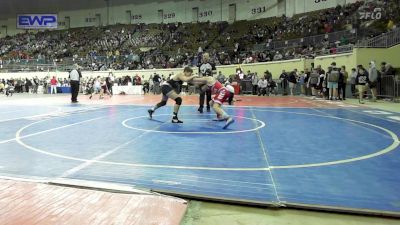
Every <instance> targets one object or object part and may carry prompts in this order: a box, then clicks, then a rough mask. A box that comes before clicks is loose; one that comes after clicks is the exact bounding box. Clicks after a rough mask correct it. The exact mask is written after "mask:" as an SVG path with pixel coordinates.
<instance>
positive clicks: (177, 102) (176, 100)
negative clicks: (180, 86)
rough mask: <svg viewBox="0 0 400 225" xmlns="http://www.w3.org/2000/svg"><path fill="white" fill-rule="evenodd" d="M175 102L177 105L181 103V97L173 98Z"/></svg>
mask: <svg viewBox="0 0 400 225" xmlns="http://www.w3.org/2000/svg"><path fill="white" fill-rule="evenodd" d="M175 103H176V104H177V105H182V98H181V97H177V98H176V99H175Z"/></svg>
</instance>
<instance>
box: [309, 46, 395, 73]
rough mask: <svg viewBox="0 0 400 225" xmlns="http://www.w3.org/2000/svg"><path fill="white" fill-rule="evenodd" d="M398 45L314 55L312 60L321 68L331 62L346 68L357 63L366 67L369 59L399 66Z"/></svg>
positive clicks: (355, 65) (377, 62)
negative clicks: (336, 53) (328, 54)
mask: <svg viewBox="0 0 400 225" xmlns="http://www.w3.org/2000/svg"><path fill="white" fill-rule="evenodd" d="M399 52H400V45H397V46H394V47H392V48H388V49H385V48H356V49H354V51H353V53H345V54H338V55H330V56H320V57H316V58H315V60H314V63H315V65H321V67H322V68H323V69H326V68H328V66H330V64H331V63H332V62H336V65H337V66H342V65H345V66H346V68H348V70H350V69H351V68H356V67H357V65H360V64H361V65H364V67H366V68H368V64H369V62H370V61H371V60H374V61H375V62H376V65H378V66H379V65H380V64H381V62H387V63H390V64H392V65H393V67H395V68H399V67H400V53H399Z"/></svg>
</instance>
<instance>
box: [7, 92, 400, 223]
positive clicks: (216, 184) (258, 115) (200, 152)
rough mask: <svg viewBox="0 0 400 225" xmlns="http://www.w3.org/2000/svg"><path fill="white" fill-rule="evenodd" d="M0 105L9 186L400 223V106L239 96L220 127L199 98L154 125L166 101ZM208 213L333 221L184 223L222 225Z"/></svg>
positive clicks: (197, 209) (46, 100) (193, 209)
mask: <svg viewBox="0 0 400 225" xmlns="http://www.w3.org/2000/svg"><path fill="white" fill-rule="evenodd" d="M1 98H2V99H1V101H2V104H1V105H0V130H1V131H0V133H1V134H2V135H1V137H0V139H1V140H0V174H1V175H2V176H3V177H4V178H19V179H29V180H31V181H35V180H60V179H68V180H79V181H88V182H90V181H96V182H105V183H110V184H119V185H128V186H133V187H135V188H138V189H143V190H150V191H155V192H161V193H165V194H172V195H178V196H182V197H184V198H201V199H208V200H218V201H221V200H222V201H228V202H238V203H244V204H257V205H265V206H273V207H286V206H289V207H290V206H291V207H301V208H309V209H324V210H328V211H329V210H334V211H344V212H355V213H366V214H380V215H387V216H398V215H400V194H399V193H398V191H397V189H398V187H399V186H400V177H399V176H395V174H397V172H398V171H399V167H400V163H399V161H400V157H399V154H400V153H399V151H398V150H399V144H400V143H399V139H398V136H399V134H400V126H399V123H400V113H399V112H398V111H397V110H396V109H397V108H398V107H397V106H398V104H395V103H383V102H378V103H367V104H366V105H363V106H360V105H358V104H354V103H353V104H351V103H352V100H349V101H346V103H343V102H326V101H320V100H311V99H308V98H302V97H253V96H239V97H238V100H239V101H237V102H236V103H235V106H233V107H230V106H225V109H226V111H227V112H228V113H229V114H230V115H232V116H233V117H234V118H235V120H236V122H235V123H234V124H233V125H232V126H230V127H229V129H227V130H222V129H221V127H222V126H223V123H221V122H214V121H212V119H213V118H214V117H215V115H214V114H213V113H204V114H199V113H198V112H197V111H196V109H197V107H196V103H197V97H196V96H185V97H184V103H183V104H184V106H182V108H181V111H180V119H182V120H183V121H184V123H183V124H171V123H170V119H171V114H172V102H170V104H171V105H168V106H166V107H164V108H161V109H159V110H158V111H157V112H156V113H155V116H154V119H153V120H149V119H148V116H147V108H149V106H150V105H153V104H155V103H156V102H158V100H159V98H160V96H152V95H150V96H114V97H112V98H111V99H108V98H106V99H102V100H97V99H92V100H89V99H88V98H87V96H80V103H79V104H73V105H71V104H70V103H69V102H68V100H69V96H66V95H58V96H33V95H21V96H18V95H15V96H13V97H12V98H4V97H1ZM370 106H374V108H370ZM375 106H376V107H378V108H381V109H378V108H376V107H375ZM391 108H393V109H394V110H393V109H391ZM208 209H212V210H211V211H210V212H216V214H217V215H218V214H219V213H218V212H220V211H225V210H228V211H229V212H231V213H232V215H234V214H235V213H234V212H235V211H236V210H239V211H242V210H243V211H246V212H247V213H248V215H252V217H254V218H255V220H257V218H260V219H262V217H263V215H264V216H268V214H269V213H272V214H270V215H273V214H281V215H282V214H285V212H289V213H288V214H287V215H289V217H291V216H290V215H291V214H293V216H294V217H297V216H296V214H301V215H300V216H299V217H300V218H306V217H309V218H312V219H316V218H314V217H313V216H312V215H313V214H316V217H317V218H318V217H319V216H318V215H326V214H327V213H315V212H309V211H306V212H305V211H297V210H287V209H285V210H271V209H270V210H266V209H264V208H263V209H257V208H252V207H246V208H243V207H241V206H227V205H222V204H213V203H205V202H197V201H194V202H192V203H191V204H190V205H189V209H188V211H187V212H188V213H187V215H186V217H185V219H184V224H215V223H212V222H211V221H209V223H208V222H207V221H202V220H201V219H199V214H202V213H204V212H207V210H208ZM215 210H217V211H215ZM264 210H265V211H264ZM232 211H233V212H232ZM236 212H237V211H236ZM302 212H305V213H302ZM256 214H257V215H256ZM237 215H238V217H243V218H245V217H246V214H242V213H238V214H237ZM307 215H309V216H307ZM329 215H335V216H334V217H336V215H337V217H338V218H341V217H343V218H358V217H357V216H349V215H347V216H345V215H341V214H329ZM223 217H224V216H222V217H221V218H223ZM200 218H209V217H208V216H200ZM214 218H215V217H214ZM217 218H219V217H218V216H217ZM282 218H284V217H282ZM361 218H364V217H361ZM367 218H368V219H366V220H367V221H369V220H370V221H372V220H379V221H381V220H385V219H382V218H375V217H367ZM231 219H233V217H231ZM275 219H276V218H275ZM345 220H347V219H345ZM387 220H388V224H390V221H391V220H390V219H387ZM201 221H202V222H201ZM217 221H218V220H217ZM299 221H300V220H299ZM218 224H224V223H218ZM227 224H228V223H227ZM229 224H240V223H234V222H232V223H229ZM244 224H247V223H244ZM254 224H262V223H254ZM277 224H278V223H277ZM282 224H285V223H282ZM336 224H337V223H336ZM363 224H366V223H363ZM375 224H376V223H375Z"/></svg>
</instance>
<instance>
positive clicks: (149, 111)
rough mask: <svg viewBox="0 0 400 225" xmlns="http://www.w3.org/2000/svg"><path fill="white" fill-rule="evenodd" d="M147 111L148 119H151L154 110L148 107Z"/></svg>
mask: <svg viewBox="0 0 400 225" xmlns="http://www.w3.org/2000/svg"><path fill="white" fill-rule="evenodd" d="M147 112H148V113H149V118H150V119H153V113H154V110H152V109H149V110H147Z"/></svg>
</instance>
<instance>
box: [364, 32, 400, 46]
mask: <svg viewBox="0 0 400 225" xmlns="http://www.w3.org/2000/svg"><path fill="white" fill-rule="evenodd" d="M397 44H400V28H396V29H394V30H392V31H389V32H387V33H384V34H381V35H379V36H376V37H373V38H370V39H366V40H360V41H358V42H357V47H359V48H390V47H392V46H395V45H397Z"/></svg>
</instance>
